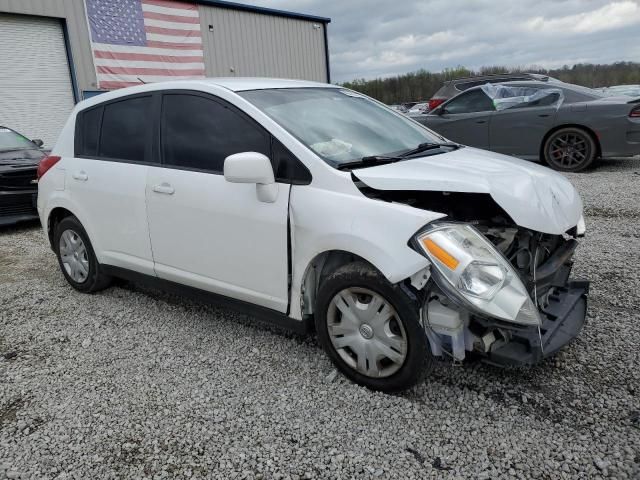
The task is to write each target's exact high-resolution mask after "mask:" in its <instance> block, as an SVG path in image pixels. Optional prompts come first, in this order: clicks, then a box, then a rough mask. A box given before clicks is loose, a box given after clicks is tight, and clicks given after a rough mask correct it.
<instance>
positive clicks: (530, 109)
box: [413, 80, 640, 172]
mask: <svg viewBox="0 0 640 480" xmlns="http://www.w3.org/2000/svg"><path fill="white" fill-rule="evenodd" d="M413 118H414V120H417V121H419V122H420V123H422V124H424V125H426V126H427V127H429V128H430V129H432V130H434V131H436V132H438V133H440V134H441V135H443V136H444V137H446V138H448V139H450V140H453V141H456V142H459V143H462V144H464V145H469V146H473V147H478V148H483V149H486V150H493V151H495V152H499V153H504V154H506V155H513V156H516V157H520V158H524V159H526V160H543V161H545V162H547V163H548V164H549V166H551V167H552V168H554V169H556V170H562V171H568V172H577V171H580V170H583V169H585V168H586V167H588V166H589V165H590V164H591V163H592V162H593V161H594V160H595V159H596V158H610V157H626V156H633V155H638V154H640V99H634V98H630V97H605V96H604V95H603V94H602V93H600V92H597V91H595V90H592V89H590V88H586V87H581V86H578V85H571V84H567V83H563V82H559V81H557V80H554V81H549V82H540V81H513V82H504V83H500V84H486V85H481V86H477V87H474V88H470V89H469V90H466V91H464V92H462V93H461V94H459V95H457V96H455V97H453V98H452V99H450V100H448V101H446V102H445V103H443V104H442V105H440V106H439V107H438V108H436V109H435V110H433V111H432V112H430V113H429V114H427V115H423V116H420V117H413Z"/></svg>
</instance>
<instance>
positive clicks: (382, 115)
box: [239, 88, 444, 166]
mask: <svg viewBox="0 0 640 480" xmlns="http://www.w3.org/2000/svg"><path fill="white" fill-rule="evenodd" d="M239 94H240V95H241V96H242V97H244V98H246V99H247V100H248V101H250V102H251V103H253V104H254V105H255V106H256V107H258V108H259V109H260V110H262V111H263V112H264V113H266V114H267V115H268V116H269V117H271V118H272V119H273V120H274V121H276V122H277V123H278V124H280V125H281V126H282V127H283V128H285V129H286V130H287V131H289V133H291V134H292V135H293V136H294V137H296V138H297V139H298V140H300V141H301V142H302V143H304V144H305V145H306V146H307V147H309V148H310V149H311V150H313V151H314V152H315V153H316V154H318V155H319V156H320V157H321V158H323V159H324V160H325V161H327V163H329V164H330V165H332V166H339V165H340V164H342V163H346V162H351V161H354V160H357V159H360V158H363V157H368V156H375V155H391V154H394V153H401V152H403V151H406V150H410V149H414V148H416V147H417V146H418V145H420V144H422V143H427V142H429V143H437V142H442V141H443V140H444V139H443V138H441V137H439V136H438V135H436V134H435V133H433V132H431V131H430V130H427V129H426V128H424V127H422V126H421V125H419V124H417V123H415V122H413V121H411V120H409V119H407V118H404V116H401V115H400V114H397V113H395V112H393V111H392V110H391V109H389V108H387V107H384V106H381V105H379V104H378V103H376V102H374V101H372V100H370V99H368V98H366V97H364V96H362V95H360V94H357V93H355V92H352V91H350V90H343V89H338V88H283V89H269V90H252V91H247V92H239Z"/></svg>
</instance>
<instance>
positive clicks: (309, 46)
mask: <svg viewBox="0 0 640 480" xmlns="http://www.w3.org/2000/svg"><path fill="white" fill-rule="evenodd" d="M200 22H201V26H202V38H203V44H204V52H205V64H206V67H207V75H209V76H214V77H215V76H224V77H227V76H238V77H280V78H296V79H304V80H315V81H318V82H326V81H327V68H326V57H325V41H324V28H323V25H322V24H321V23H317V22H313V21H309V20H299V19H295V18H286V17H277V16H273V15H263V14H261V13H253V12H246V11H240V10H232V9H228V8H218V7H209V6H203V5H200ZM209 25H211V26H212V31H210V29H209ZM232 69H233V70H232Z"/></svg>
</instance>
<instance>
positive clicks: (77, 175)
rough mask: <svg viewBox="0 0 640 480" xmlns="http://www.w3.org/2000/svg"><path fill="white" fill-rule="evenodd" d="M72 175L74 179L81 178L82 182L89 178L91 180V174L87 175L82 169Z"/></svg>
mask: <svg viewBox="0 0 640 480" xmlns="http://www.w3.org/2000/svg"><path fill="white" fill-rule="evenodd" d="M71 176H72V177H73V179H74V180H80V181H81V182H86V181H87V180H89V175H87V173H86V172H84V171H82V170H81V171H79V172H76V173H74V174H73V175H71Z"/></svg>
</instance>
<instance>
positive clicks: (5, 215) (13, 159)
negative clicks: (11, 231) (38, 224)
mask: <svg viewBox="0 0 640 480" xmlns="http://www.w3.org/2000/svg"><path fill="white" fill-rule="evenodd" d="M40 147H42V140H29V139H28V138H26V137H25V136H23V135H20V134H19V133H18V132H16V131H14V130H11V129H10V128H6V127H2V126H0V226H5V225H13V224H15V223H18V222H22V221H26V220H34V219H36V218H38V211H37V209H36V199H37V196H38V181H37V170H38V163H40V160H41V159H42V158H43V157H44V156H45V153H44V152H43V151H42V150H41V149H40Z"/></svg>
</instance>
